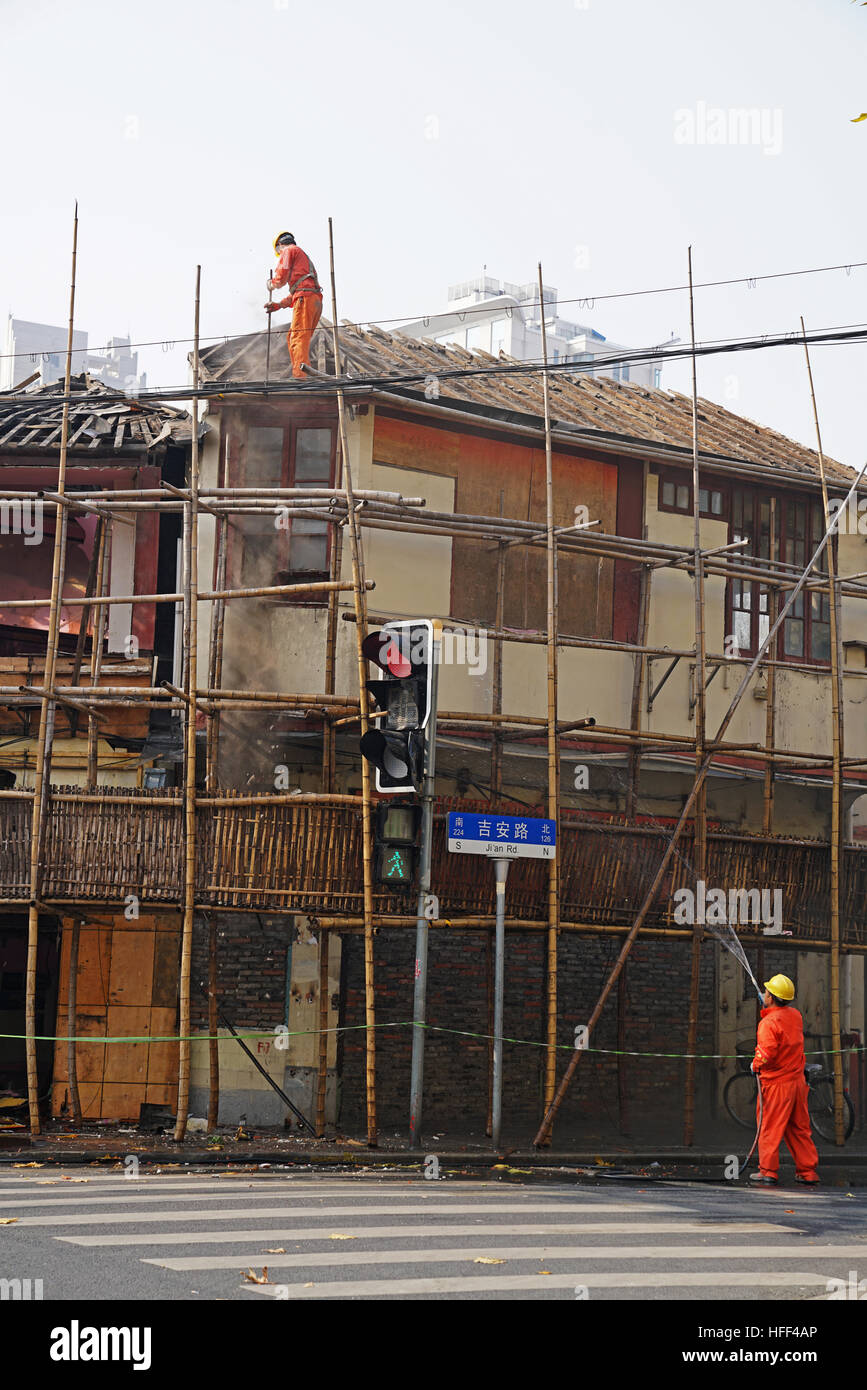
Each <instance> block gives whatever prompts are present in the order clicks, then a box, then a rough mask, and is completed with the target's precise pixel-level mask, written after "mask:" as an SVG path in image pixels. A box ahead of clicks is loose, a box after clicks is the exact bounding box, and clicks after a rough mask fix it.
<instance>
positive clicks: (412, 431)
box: [372, 410, 618, 637]
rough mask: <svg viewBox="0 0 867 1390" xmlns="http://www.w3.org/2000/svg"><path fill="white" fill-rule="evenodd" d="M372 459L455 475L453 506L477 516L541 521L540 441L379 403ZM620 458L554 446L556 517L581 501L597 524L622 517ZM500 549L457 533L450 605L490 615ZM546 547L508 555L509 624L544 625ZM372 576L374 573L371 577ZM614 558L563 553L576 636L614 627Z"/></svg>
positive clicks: (566, 611) (461, 613) (565, 623)
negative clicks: (405, 414)
mask: <svg viewBox="0 0 867 1390" xmlns="http://www.w3.org/2000/svg"><path fill="white" fill-rule="evenodd" d="M373 459H374V462H375V463H382V464H388V465H390V466H391V467H396V468H400V467H403V468H411V469H418V470H420V471H422V472H428V473H436V474H439V475H441V476H445V477H451V478H454V479H455V480H456V488H455V510H456V511H457V512H463V513H465V514H468V515H472V516H496V515H498V514H499V512H500V507H501V499H502V513H503V515H504V516H509V517H517V518H520V519H521V520H530V521H538V522H539V523H540V527H542V528H543V527H544V525H545V516H546V505H545V452H544V449H538V448H533V447H530V446H529V445H526V444H517V443H512V442H509V441H505V440H500V439H496V438H491V437H489V436H487V435H481V434H474V433H469V432H467V431H464V430H461V429H459V428H456V427H455V428H446V427H445V425H440V426H438V427H434V426H431V425H425V424H420V423H419V422H417V421H415V420H409V419H395V418H392V417H390V416H386V415H383V414H382V413H381V411H380V410H378V411H377V415H376V423H375V429H374V442H373ZM617 476H618V475H617V467H616V465H615V464H613V463H605V462H601V461H599V460H596V459H588V458H583V457H574V456H571V455H568V454H562V453H555V454H554V456H553V459H552V478H553V490H554V522H555V525H556V526H570V525H572V524H573V523H574V520H575V508H576V506H579V505H583V506H586V507H587V509H588V511H589V514H590V519H591V520H598V521H599V522H600V526H599V528H598V529H599V530H601V531H607V532H613V531H614V530H615V529H616V521H617ZM496 573H497V567H496V554H495V552H494V551H493V550H492V549H491V546H490V543H489V542H488V541H475V540H455V541H454V543H453V562H452V590H451V591H452V605H451V612H452V614H453V615H454V616H456V617H461V618H467V619H471V620H474V621H479V622H483V623H492V622H493V621H494V617H495V613H496ZM546 573H547V570H546V558H545V552H544V550H538V551H530V550H528V549H520V550H518V549H512V550H511V551H510V552H509V553H508V558H507V563H506V583H505V612H504V621H505V623H506V625H507V626H510V627H523V628H528V627H529V628H540V629H544V627H545V613H546ZM372 577H374V578H375V576H372ZM613 581H614V565H613V562H611V561H605V562H604V563H603V564H602V565H601V566H600V565H599V563H598V561H597V560H596V559H595V558H593V557H590V556H588V557H572V556H562V555H561V558H560V562H559V584H560V592H559V598H560V630H561V631H562V632H565V633H570V634H572V635H573V636H589V635H591V634H596V635H598V636H601V637H607V636H610V635H611V624H612V595H613Z"/></svg>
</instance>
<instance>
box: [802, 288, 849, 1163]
mask: <svg viewBox="0 0 867 1390" xmlns="http://www.w3.org/2000/svg"><path fill="white" fill-rule="evenodd" d="M801 335H802V337H803V339H804V356H805V358H806V362H807V376H808V379H809V383H810V400H811V402H812V405H813V421H814V424H815V426H816V451H817V453H818V455H819V474H820V477H821V480H822V506H823V509H824V517H825V527H826V529H830V527H831V512H830V508H829V506H828V484H827V480H826V478H825V453H824V450H823V448H822V431H821V429H820V428H819V408H818V405H817V404H816V388H815V386H814V383H813V368H812V366H811V363H810V349H809V347H808V345H807V330H806V329H805V327H804V319H803V316H802V318H801ZM808 534H809V530H808ZM826 556H827V560H826V565H827V573H828V616H829V619H830V641H831V748H832V754H833V760H834V761H833V764H832V768H831V779H832V781H831V903H830V908H831V948H830V957H831V959H830V966H831V980H830V984H831V990H830V993H831V1038H832V1040H833V1046H832V1059H833V1072H834V1142H835V1144H836V1145H837V1147H838V1148H842V1146H843V1144H844V1143H845V1142H846V1137H845V1126H844V1121H843V1058H842V1057H841V1055H840V1038H841V1035H842V1029H841V1026H840V851H841V844H842V839H843V768H842V758H843V734H844V729H843V671H842V666H843V662H842V653H843V648H842V640H843V634H842V632H841V630H840V623H839V621H838V620H839V616H840V614H839V602H838V593H837V582H836V573H837V560H836V555H835V550H834V541H831V542H830V543H829V545H828V547H827V551H826ZM804 626H805V628H806V624H805V625H804Z"/></svg>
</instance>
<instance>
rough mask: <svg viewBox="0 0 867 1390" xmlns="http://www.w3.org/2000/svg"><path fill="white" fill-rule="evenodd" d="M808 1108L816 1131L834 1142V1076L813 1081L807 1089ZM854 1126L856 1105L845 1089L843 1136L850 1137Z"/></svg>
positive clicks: (820, 1077)
mask: <svg viewBox="0 0 867 1390" xmlns="http://www.w3.org/2000/svg"><path fill="white" fill-rule="evenodd" d="M807 1108H808V1109H809V1112H810V1123H811V1124H812V1126H813V1128H814V1130H815V1131H816V1133H817V1134H820V1135H821V1136H822V1138H823V1139H827V1140H828V1142H829V1143H831V1144H833V1143H834V1139H835V1130H834V1078H833V1076H819V1077H817V1078H816V1080H815V1081H814V1082H812V1083H811V1085H810V1087H809V1089H808V1091H807ZM854 1128H855V1107H854V1106H853V1104H852V1101H851V1099H850V1097H849V1092H848V1091H844V1092H843V1138H844V1139H848V1138H849V1135H850V1134H851V1133H852V1130H853V1129H854Z"/></svg>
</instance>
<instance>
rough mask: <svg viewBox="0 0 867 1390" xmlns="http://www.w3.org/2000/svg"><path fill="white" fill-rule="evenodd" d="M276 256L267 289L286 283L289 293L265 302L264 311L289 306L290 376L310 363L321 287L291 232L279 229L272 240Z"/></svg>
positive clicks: (287, 340) (297, 374)
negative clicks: (290, 317) (278, 299)
mask: <svg viewBox="0 0 867 1390" xmlns="http://www.w3.org/2000/svg"><path fill="white" fill-rule="evenodd" d="M274 251H275V253H276V255H277V269H276V270H275V272H274V274H273V275H272V277H271V280H270V282H269V284H268V288H269V290H279V289H280V288H281V287H282V286H283V285H288V286H289V294H288V295H287V297H286V298H285V299H281V300H280V301H279V302H278V303H276V304H275V303H271V302H270V301H269V303H267V304H266V305H265V309H266V312H267V313H269V314H273V313H275V311H276V310H277V309H287V308H288V307H289V306H290V305H291V306H292V326H291V328H290V329H289V332H288V334H287V335H286V344H287V347H288V348H289V356H290V357H291V359H292V375H293V376H303V375H304V368H305V366H309V363H310V339H311V338H312V337H313V333H314V330H315V328H316V325H317V323H318V322H319V319H320V317H321V315H322V286H321V285H320V283H319V280H318V278H317V275H316V267H315V266H314V264H313V262H312V261H311V259H310V257H309V256H308V255H307V252H306V251H302V250H301V247H300V246H296V244H295V238H294V236H293V235H292V233H291V232H280V234H279V236H277V237H276V239H275V241H274Z"/></svg>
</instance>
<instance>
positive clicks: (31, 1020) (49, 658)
mask: <svg viewBox="0 0 867 1390" xmlns="http://www.w3.org/2000/svg"><path fill="white" fill-rule="evenodd" d="M77 256H78V203H76V204H75V215H74V219H73V230H72V273H71V277H70V288H69V325H68V329H67V336H66V374H65V377H64V396H65V397H66V398H67V399H65V400H64V404H63V411H62V416H61V427H60V457H59V460H58V465H57V494H58V496H61V497H62V496H63V493H64V491H65V488H66V459H67V453H68V446H69V400H68V396H69V389H70V380H71V376H72V335H73V325H74V322H75V272H76V260H77ZM67 516H68V512H67V509H66V508H65V507H64V508H63V509H62V510H61V512H60V515H59V517H58V520H57V525H56V527H55V532H54V555H53V560H52V566H51V601H50V607H49V613H48V636H47V638H46V646H45V673H44V677H43V679H44V682H45V686H46V693H45V694H44V695H43V697H42V704H41V709H40V715H39V739H38V743H37V748H36V773H35V781H34V791H33V814H32V820H31V830H30V906H29V909H28V914H27V971H26V988H25V1023H24V1032H25V1052H26V1065H27V1103H28V1109H29V1113H30V1133H31V1134H33V1135H37V1134H39V1133H41V1121H40V1117H39V1080H38V1072H37V1065H36V971H37V961H38V952H39V907H38V903H39V898H40V867H41V866H40V853H41V849H42V835H43V825H44V817H45V803H46V794H47V790H48V785H49V779H50V776H51V742H52V735H53V731H54V712H55V701H54V699H53V697H52V696H51V694H50V693H49V692H50V691H51V690H52V688H53V686H54V673H55V669H56V664H57V646H58V635H59V624H60V597H61V594H62V592H63V577H64V573H65V568H66V519H67ZM43 607H44V600H43Z"/></svg>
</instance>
